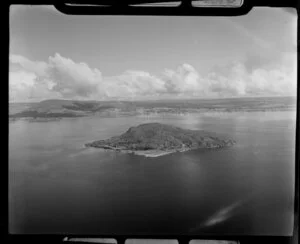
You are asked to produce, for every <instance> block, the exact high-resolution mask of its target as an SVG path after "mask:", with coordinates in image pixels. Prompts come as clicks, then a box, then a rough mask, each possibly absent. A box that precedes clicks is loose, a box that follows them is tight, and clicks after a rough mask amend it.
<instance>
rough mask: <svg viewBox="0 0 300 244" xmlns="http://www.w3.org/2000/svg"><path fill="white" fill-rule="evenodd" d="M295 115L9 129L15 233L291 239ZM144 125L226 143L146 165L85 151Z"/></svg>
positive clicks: (24, 124) (67, 122)
mask: <svg viewBox="0 0 300 244" xmlns="http://www.w3.org/2000/svg"><path fill="white" fill-rule="evenodd" d="M295 117H296V113H295V112H251V113H228V114H226V113H224V114H220V113H218V114H217V113H216V114H191V115H185V116H180V115H164V116H162V115H161V116H152V117H142V116H139V117H119V118H100V117H89V118H73V119H63V120H60V121H52V122H28V121H21V120H19V121H14V122H10V124H9V214H10V225H9V226H10V232H11V233H63V234H71V233H73V234H76V233H77V234H116V233H119V234H147V233H148V234H153V233H154V232H155V233H157V234H174V233H175V234H179V233H182V234H218V233H220V234H248V235H250V234H258V235H273V234H278V235H288V234H291V233H292V226H293V201H294V198H293V193H294V155H295V145H294V143H295V125H296V119H295ZM146 122H161V123H167V124H173V125H176V126H180V127H182V128H190V129H204V130H208V131H214V132H217V133H223V134H227V135H229V136H230V137H231V138H233V139H235V140H236V141H237V144H236V145H235V146H233V147H231V148H227V149H222V150H218V151H199V150H194V151H189V152H185V153H175V154H171V155H166V156H163V157H158V158H145V157H141V156H135V155H130V154H120V153H116V152H103V151H101V150H99V149H91V148H89V149H86V148H84V146H83V145H84V143H86V142H90V141H93V140H98V139H106V138H109V137H111V136H115V135H119V134H121V133H123V132H125V131H126V130H127V129H128V128H129V127H131V126H135V125H138V124H141V123H146Z"/></svg>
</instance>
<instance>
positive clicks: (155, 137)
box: [85, 123, 235, 157]
mask: <svg viewBox="0 0 300 244" xmlns="http://www.w3.org/2000/svg"><path fill="white" fill-rule="evenodd" d="M233 144H235V141H234V140H231V139H229V138H226V137H225V136H220V135H219V136H218V135H217V134H215V133H212V132H206V131H202V130H189V129H182V128H179V127H175V126H172V125H167V124H160V123H147V124H141V125H139V126H136V127H131V128H129V129H128V130H127V131H126V132H125V133H124V134H122V135H120V136H115V137H112V138H110V139H107V140H99V141H94V142H91V143H87V144H85V146H86V147H96V148H102V149H108V150H114V151H118V152H125V153H133V154H136V155H142V156H146V157H158V156H163V155H166V154H170V153H174V152H184V151H188V150H193V149H213V148H223V147H227V146H232V145H233Z"/></svg>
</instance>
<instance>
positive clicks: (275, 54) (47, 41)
mask: <svg viewBox="0 0 300 244" xmlns="http://www.w3.org/2000/svg"><path fill="white" fill-rule="evenodd" d="M296 38H297V13H296V11H295V10H294V9H282V8H276V9H275V8H267V7H260V8H258V7H257V8H254V9H253V10H251V12H250V13H249V14H247V15H245V16H237V17H185V16H173V17H171V16H74V15H65V14H63V13H60V12H59V11H58V10H56V9H55V8H54V7H53V6H50V5H49V6H29V5H27V6H25V5H11V7H10V55H9V99H10V102H36V101H41V100H45V99H76V100H150V99H180V98H226V97H252V96H296V87H297V81H296V71H297V66H296V65H297V63H296V61H297V39H296Z"/></svg>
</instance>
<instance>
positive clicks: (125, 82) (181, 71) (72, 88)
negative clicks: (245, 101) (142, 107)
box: [9, 53, 296, 101]
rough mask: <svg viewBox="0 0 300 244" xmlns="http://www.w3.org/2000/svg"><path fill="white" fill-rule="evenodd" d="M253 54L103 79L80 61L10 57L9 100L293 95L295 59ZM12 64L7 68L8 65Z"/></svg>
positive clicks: (97, 72)
mask: <svg viewBox="0 0 300 244" xmlns="http://www.w3.org/2000/svg"><path fill="white" fill-rule="evenodd" d="M255 60H259V57H256V56H253V57H250V58H248V59H246V60H242V61H233V62H231V63H229V64H227V65H225V66H222V67H214V68H213V69H212V70H211V72H209V73H208V74H206V75H205V76H203V75H201V74H199V73H198V71H197V70H196V69H195V68H194V67H193V66H192V65H190V64H186V63H185V64H182V65H179V66H178V67H177V68H176V69H175V70H172V69H165V70H164V71H163V72H162V73H161V74H159V75H157V76H155V75H152V74H150V73H148V72H145V71H139V70H127V71H125V72H124V73H122V74H120V75H116V76H111V77H105V76H103V75H102V73H101V71H100V70H98V69H96V68H91V67H89V65H88V64H86V63H83V62H74V61H73V60H71V59H69V58H65V57H63V56H61V55H60V54H58V53H56V54H55V55H54V56H50V57H49V58H48V60H47V62H42V61H31V60H29V59H27V58H26V57H23V56H21V55H14V54H12V55H11V56H10V74H9V89H10V99H11V100H13V101H21V100H22V101H23V100H43V99H49V98H66V99H82V100H89V99H93V100H103V99H135V100H143V99H158V98H178V97H186V98H190V97H196V98H211V97H240V96H273V95H282V96H288V95H296V58H295V55H291V54H284V55H282V56H281V58H276V59H275V60H277V61H274V60H273V59H271V60H269V59H267V58H266V59H265V60H264V59H263V60H262V61H261V62H256V61H255ZM12 67H13V68H12Z"/></svg>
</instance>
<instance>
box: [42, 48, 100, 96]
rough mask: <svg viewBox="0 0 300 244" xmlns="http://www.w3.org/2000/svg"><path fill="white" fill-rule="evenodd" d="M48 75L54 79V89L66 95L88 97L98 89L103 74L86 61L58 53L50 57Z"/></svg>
mask: <svg viewBox="0 0 300 244" xmlns="http://www.w3.org/2000/svg"><path fill="white" fill-rule="evenodd" d="M46 72H47V75H46V77H47V78H48V79H49V80H51V81H52V84H53V86H52V90H53V91H57V92H60V93H61V94H62V95H63V96H65V97H70V98H72V97H74V96H79V97H88V96H90V95H92V94H93V93H96V92H97V90H98V85H99V84H100V83H101V80H102V74H101V72H100V71H99V70H98V69H91V68H90V67H89V66H88V65H87V64H86V63H75V62H74V61H72V60H71V59H68V58H64V57H62V56H61V55H60V54H58V53H56V54H55V55H54V57H49V62H48V66H47V71H46Z"/></svg>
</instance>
